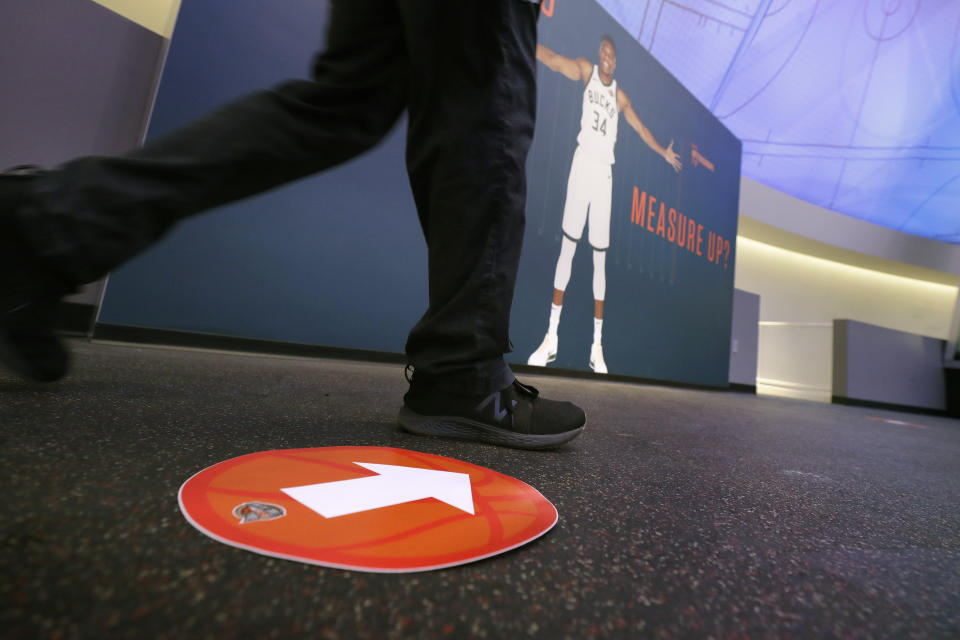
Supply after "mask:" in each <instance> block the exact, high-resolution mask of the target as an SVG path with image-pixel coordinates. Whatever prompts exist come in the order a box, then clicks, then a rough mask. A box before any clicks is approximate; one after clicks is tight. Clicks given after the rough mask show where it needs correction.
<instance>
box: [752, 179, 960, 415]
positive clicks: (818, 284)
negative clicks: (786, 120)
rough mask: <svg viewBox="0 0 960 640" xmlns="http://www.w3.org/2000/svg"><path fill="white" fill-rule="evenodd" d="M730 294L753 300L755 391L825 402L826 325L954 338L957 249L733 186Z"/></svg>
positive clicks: (829, 331)
mask: <svg viewBox="0 0 960 640" xmlns="http://www.w3.org/2000/svg"><path fill="white" fill-rule="evenodd" d="M740 211H741V216H740V235H739V236H738V238H737V261H736V276H735V281H734V286H735V287H736V288H737V289H743V290H744V291H749V292H751V293H756V294H758V295H759V296H760V330H759V344H758V361H757V392H758V393H771V394H776V395H783V396H790V397H796V398H805V399H809V400H819V401H824V402H829V400H830V396H831V395H832V388H831V387H832V382H833V379H832V371H833V369H832V367H833V320H834V319H837V318H847V319H851V320H858V321H861V322H867V323H870V324H874V325H879V326H882V327H888V328H890V329H897V330H899V331H906V332H910V333H916V334H920V335H925V336H931V337H934V338H941V339H948V340H952V339H955V336H954V335H953V334H954V333H955V332H956V328H955V327H956V326H957V324H958V309H960V306H958V287H957V285H958V275H957V274H960V246H957V245H950V244H945V243H942V242H935V241H932V240H927V239H925V238H919V237H917V236H910V235H907V234H904V233H900V232H897V231H893V230H891V229H887V228H885V227H880V226H878V225H874V224H870V223H867V222H863V221H861V220H856V219H854V218H850V217H848V216H844V215H842V214H839V213H836V212H833V211H829V210H826V209H823V208H821V207H816V206H814V205H811V204H809V203H807V202H803V201H801V200H798V199H796V198H793V197H791V196H788V195H786V194H783V193H781V192H779V191H776V190H774V189H770V188H769V187H765V186H763V185H760V184H758V183H756V182H753V181H751V180H748V179H743V181H742V189H741V199H740Z"/></svg>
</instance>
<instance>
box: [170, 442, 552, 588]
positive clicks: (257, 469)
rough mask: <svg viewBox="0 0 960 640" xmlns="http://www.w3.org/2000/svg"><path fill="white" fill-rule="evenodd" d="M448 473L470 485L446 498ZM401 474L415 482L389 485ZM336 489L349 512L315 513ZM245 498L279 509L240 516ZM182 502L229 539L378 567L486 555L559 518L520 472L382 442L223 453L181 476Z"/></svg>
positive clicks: (298, 556) (204, 526)
mask: <svg viewBox="0 0 960 640" xmlns="http://www.w3.org/2000/svg"><path fill="white" fill-rule="evenodd" d="M431 472H432V473H433V474H435V475H436V476H437V481H434V480H433V479H432V476H431ZM388 474H389V477H388ZM447 477H449V478H451V479H452V480H453V481H454V482H455V483H456V482H458V483H460V484H458V485H457V486H458V487H460V488H462V490H463V492H465V494H466V495H465V496H463V497H461V498H459V499H448V498H446V497H445V494H443V493H440V488H439V485H441V484H443V482H444V479H445V478H447ZM407 479H410V480H409V481H410V482H412V483H413V485H414V486H411V487H409V488H405V487H400V486H397V485H400V484H402V483H403V482H407ZM451 486H453V485H451ZM311 492H313V494H311ZM434 493H436V495H437V497H433V494H434ZM385 494H391V495H392V494H396V495H398V496H400V497H397V498H395V499H392V498H390V497H389V496H388V497H384V496H385ZM306 495H313V498H312V499H311V498H309V497H303V496H306ZM294 496H297V498H295V497H294ZM423 496H426V497H423ZM298 498H299V499H298ZM408 498H412V499H408ZM333 499H337V500H340V501H341V502H345V503H347V504H346V506H343V505H341V506H340V507H337V508H339V509H340V510H341V511H342V512H345V513H344V514H343V515H336V516H335V517H325V516H324V515H321V513H320V512H321V511H322V512H323V513H330V511H328V510H325V509H324V508H323V507H321V506H318V503H319V502H322V501H327V500H333ZM391 500H393V502H391ZM445 500H446V501H445ZM354 501H356V502H357V504H356V505H355V506H354V505H352V503H353V502H354ZM370 501H372V502H370ZM378 501H379V502H378ZM394 502H395V503H394ZM381 503H382V506H381ZM245 504H269V505H274V506H275V507H276V509H278V510H282V511H283V512H284V515H283V517H273V518H267V517H264V518H259V519H247V521H245V522H244V521H242V520H238V517H237V515H236V509H237V508H238V505H245ZM180 507H181V510H182V511H183V513H184V515H185V517H186V518H187V520H188V521H189V522H190V523H191V524H192V525H194V526H195V527H196V528H197V529H199V530H200V531H202V532H203V533H205V534H206V535H208V536H210V537H212V538H214V539H216V540H219V541H221V542H224V543H226V544H229V545H232V546H236V547H240V548H244V549H248V550H250V551H255V552H257V553H263V554H265V555H270V556H276V557H281V558H287V559H292V560H300V561H302V562H308V563H312V564H319V565H324V566H330V567H338V568H345V569H357V570H363V571H378V572H400V571H423V570H428V569H438V568H442V567H449V566H455V565H458V564H464V563H466V562H472V561H474V560H479V559H482V558H487V557H490V556H492V555H496V554H499V553H503V552H504V551H508V550H510V549H513V548H516V547H518V546H521V545H523V544H525V543H527V542H530V541H531V540H533V539H535V538H537V537H539V536H541V535H543V534H544V533H546V532H547V531H549V530H550V529H551V528H552V527H553V526H554V524H556V521H557V511H556V509H555V508H554V506H553V505H552V504H551V503H550V502H549V501H548V500H547V499H546V498H544V497H543V495H541V494H540V492H538V491H537V490H536V489H534V488H533V487H531V486H529V485H527V484H525V483H524V482H521V481H520V480H517V479H515V478H511V477H509V476H506V475H504V474H501V473H498V472H496V471H493V470H491V469H486V468H484V467H479V466H476V465H473V464H469V463H467V462H462V461H459V460H454V459H452V458H445V457H442V456H436V455H431V454H426V453H419V452H415V451H407V450H403V449H393V448H387V447H326V448H316V449H290V450H279V451H266V452H261V453H254V454H249V455H245V456H241V457H239V458H233V459H231V460H226V461H224V462H221V463H219V464H216V465H214V466H212V467H209V468H208V469H205V470H203V471H201V472H199V473H197V474H196V475H194V476H193V477H192V478H190V479H189V480H187V481H186V482H185V483H184V484H183V486H182V487H181V488H180ZM333 508H334V507H331V509H333ZM471 510H472V512H473V513H470V511H471ZM338 513H339V512H338Z"/></svg>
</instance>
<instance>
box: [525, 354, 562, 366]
mask: <svg viewBox="0 0 960 640" xmlns="http://www.w3.org/2000/svg"><path fill="white" fill-rule="evenodd" d="M556 359H557V354H555V353H551V354H550V355H548V356H547V361H546V362H544V363H543V364H535V363H533V362H530V361H529V360H527V364H528V365H530V366H531V367H545V366H547V365H548V364H550V363H551V362H553V361H555V360H556Z"/></svg>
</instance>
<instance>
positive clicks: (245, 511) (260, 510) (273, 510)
mask: <svg viewBox="0 0 960 640" xmlns="http://www.w3.org/2000/svg"><path fill="white" fill-rule="evenodd" d="M233 515H234V516H236V517H237V518H239V519H240V524H247V523H248V522H258V521H262V520H276V519H277V518H282V517H283V516H285V515H287V510H286V509H284V508H283V507H280V506H278V505H275V504H267V503H266V502H244V503H243V504H238V505H237V506H236V507H234V508H233Z"/></svg>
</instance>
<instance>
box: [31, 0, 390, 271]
mask: <svg viewBox="0 0 960 640" xmlns="http://www.w3.org/2000/svg"><path fill="white" fill-rule="evenodd" d="M405 60H406V52H405V43H404V35H403V32H402V30H401V27H400V23H399V16H398V14H397V11H396V7H395V4H394V3H393V2H391V1H390V0H343V1H339V2H333V3H331V16H330V28H329V35H328V48H327V49H326V50H325V51H324V52H323V53H322V54H320V55H319V56H318V58H317V60H316V62H315V64H314V79H313V80H312V81H309V80H294V81H290V82H285V83H283V84H281V85H279V86H277V87H275V88H274V89H272V90H269V91H259V92H256V93H253V94H250V95H248V96H246V97H243V98H240V99H239V100H237V101H235V102H233V103H231V104H229V105H227V106H224V107H222V108H221V109H219V110H217V111H215V112H213V113H212V114H210V115H208V116H206V117H204V118H202V119H200V120H197V121H195V122H192V123H190V124H188V125H186V126H184V127H183V128H181V129H179V130H177V131H175V132H173V133H171V134H169V135H167V136H165V137H163V138H161V139H159V140H156V141H153V142H150V143H148V144H146V145H145V146H144V147H142V148H140V149H137V150H135V151H132V152H131V153H129V154H126V155H123V156H117V157H86V158H79V159H77V160H73V161H71V162H68V163H66V164H64V165H63V166H61V167H58V168H56V169H54V170H51V171H46V172H42V173H40V174H38V175H37V176H36V178H35V179H34V180H33V181H32V182H31V184H30V186H29V187H28V192H27V195H26V196H25V198H24V201H23V202H22V203H21V206H20V207H18V209H17V210H16V212H15V216H16V218H17V224H19V226H20V227H21V229H22V231H23V233H24V234H25V235H26V237H27V240H28V242H29V243H30V244H31V245H32V246H33V248H34V249H35V251H36V252H37V253H39V254H41V255H42V256H43V259H44V260H45V261H46V262H47V263H48V264H51V265H53V266H54V267H55V268H57V269H58V270H60V271H62V272H63V274H64V275H65V276H66V277H67V278H68V279H70V280H72V281H74V283H76V284H79V283H82V282H88V281H91V280H94V279H97V278H99V277H101V276H102V275H104V274H105V273H106V272H108V271H109V270H111V269H113V268H114V267H116V266H117V265H119V264H120V263H122V262H123V261H125V260H126V259H128V258H130V257H131V256H133V255H135V254H137V253H139V252H140V251H142V250H143V249H144V248H146V247H147V246H149V245H150V244H152V243H153V242H154V241H155V240H156V239H157V238H158V237H159V236H160V235H162V234H163V233H164V232H165V231H166V230H167V229H169V228H170V227H171V226H172V225H173V224H174V223H175V222H176V221H178V220H180V219H182V218H184V217H187V216H189V215H192V214H195V213H198V212H201V211H204V210H206V209H210V208H212V207H215V206H218V205H221V204H224V203H227V202H231V201H234V200H238V199H241V198H244V197H247V196H250V195H253V194H256V193H260V192H263V191H266V190H268V189H271V188H273V187H276V186H279V185H281V184H284V183H287V182H290V181H292V180H296V179H298V178H301V177H304V176H307V175H310V174H313V173H316V172H318V171H321V170H323V169H326V168H328V167H331V166H333V165H336V164H339V163H341V162H344V161H345V160H348V159H350V158H352V157H354V156H356V155H358V154H359V153H361V152H363V151H365V150H367V149H369V148H371V147H372V146H373V145H375V144H376V143H377V142H378V141H379V140H381V139H382V138H383V136H384V135H385V134H386V133H387V132H388V131H389V130H390V128H391V127H392V126H393V124H394V123H395V122H396V120H397V119H398V117H399V116H400V113H401V112H402V110H403V107H404V106H405V102H406V78H407V76H406V62H405Z"/></svg>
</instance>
